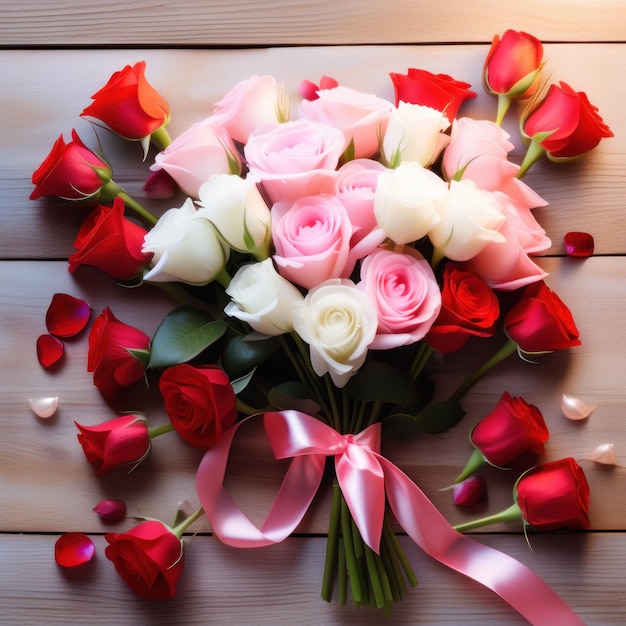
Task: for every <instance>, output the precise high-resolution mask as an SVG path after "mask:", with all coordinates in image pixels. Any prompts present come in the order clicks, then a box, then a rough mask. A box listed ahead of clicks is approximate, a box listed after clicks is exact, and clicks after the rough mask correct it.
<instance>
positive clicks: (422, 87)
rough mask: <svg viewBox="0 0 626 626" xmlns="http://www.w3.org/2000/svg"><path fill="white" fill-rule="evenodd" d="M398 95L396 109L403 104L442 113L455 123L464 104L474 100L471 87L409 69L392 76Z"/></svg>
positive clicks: (457, 81) (474, 95)
mask: <svg viewBox="0 0 626 626" xmlns="http://www.w3.org/2000/svg"><path fill="white" fill-rule="evenodd" d="M389 76H391V81H392V82H393V87H394V91H395V95H396V106H398V103H399V102H400V101H402V102H408V103H410V104H421V105H423V106H428V107H431V108H432V109H437V111H443V112H444V113H445V114H446V115H447V117H448V119H449V120H450V121H452V120H453V119H454V118H455V117H456V114H457V113H458V110H459V107H460V106H461V104H463V102H464V101H465V100H468V99H470V98H475V97H476V94H475V93H474V92H473V91H471V90H470V89H469V87H470V86H471V85H470V84H469V83H464V82H462V81H459V80H455V79H454V78H451V77H450V76H447V75H446V74H431V73H430V72H427V71H426V70H418V69H415V68H410V69H409V70H408V72H407V73H406V74H395V73H391V74H389Z"/></svg>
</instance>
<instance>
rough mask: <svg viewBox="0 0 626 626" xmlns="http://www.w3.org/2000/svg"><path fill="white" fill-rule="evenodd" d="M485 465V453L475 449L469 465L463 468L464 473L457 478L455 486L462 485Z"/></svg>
mask: <svg viewBox="0 0 626 626" xmlns="http://www.w3.org/2000/svg"><path fill="white" fill-rule="evenodd" d="M484 464H485V457H484V456H483V453H482V452H481V451H480V450H479V449H478V448H474V451H473V452H472V456H471V457H470V458H469V461H468V462H467V465H466V466H465V467H464V468H463V471H462V472H461V473H460V474H459V475H458V476H457V477H456V479H455V481H454V484H455V485H456V484H457V483H460V482H462V481H464V480H465V479H466V478H469V477H470V476H472V474H475V473H476V472H477V471H478V470H479V469H480V468H481V467H482V466H483V465H484Z"/></svg>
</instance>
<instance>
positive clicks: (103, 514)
mask: <svg viewBox="0 0 626 626" xmlns="http://www.w3.org/2000/svg"><path fill="white" fill-rule="evenodd" d="M93 511H95V512H96V514H97V515H98V517H99V518H100V519H101V520H103V521H105V522H121V521H122V520H124V519H126V504H125V503H124V502H123V501H122V500H101V501H100V502H98V504H96V506H94V507H93Z"/></svg>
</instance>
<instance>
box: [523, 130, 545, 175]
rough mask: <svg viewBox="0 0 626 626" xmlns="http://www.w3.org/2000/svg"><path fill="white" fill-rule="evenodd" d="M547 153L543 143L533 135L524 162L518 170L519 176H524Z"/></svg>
mask: <svg viewBox="0 0 626 626" xmlns="http://www.w3.org/2000/svg"><path fill="white" fill-rule="evenodd" d="M550 134H551V133H550ZM545 154H546V151H545V149H544V148H542V147H541V144H540V143H539V142H538V141H537V140H536V139H535V138H534V137H533V138H532V139H531V140H530V145H529V146H528V149H527V150H526V154H525V155H524V160H523V161H522V164H521V165H520V168H519V170H518V172H517V178H522V177H523V176H524V175H525V174H526V172H528V170H529V169H530V168H531V167H532V166H533V165H534V164H535V163H536V162H537V161H539V160H540V159H542V158H543V157H544V156H545Z"/></svg>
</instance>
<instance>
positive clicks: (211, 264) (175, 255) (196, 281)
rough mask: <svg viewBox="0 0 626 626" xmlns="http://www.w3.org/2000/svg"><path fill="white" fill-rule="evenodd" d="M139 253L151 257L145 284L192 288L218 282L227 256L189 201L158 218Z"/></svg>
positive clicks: (207, 222) (225, 248)
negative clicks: (163, 283) (184, 284)
mask: <svg viewBox="0 0 626 626" xmlns="http://www.w3.org/2000/svg"><path fill="white" fill-rule="evenodd" d="M142 252H144V253H149V252H152V254H153V257H152V263H153V267H152V269H151V270H150V271H149V272H148V273H147V274H146V275H145V276H144V280H147V281H152V282H172V281H174V282H177V281H178V282H183V283H189V284H191V285H206V284H207V283H210V282H211V281H212V280H214V279H215V278H217V277H218V276H219V275H220V274H221V273H222V271H223V269H224V265H225V264H226V261H227V260H228V255H229V249H228V248H227V247H225V246H224V245H223V244H222V243H221V242H220V239H219V237H218V235H217V232H216V231H215V228H213V226H212V225H211V223H210V222H209V221H208V220H206V219H203V218H198V212H197V211H196V208H195V206H194V204H193V201H192V200H191V199H190V198H188V199H187V200H186V201H185V203H184V204H183V205H182V206H181V207H180V208H179V209H170V210H169V211H166V212H165V213H164V214H163V215H162V216H161V218H160V219H159V221H158V222H157V223H156V225H155V226H154V228H152V230H151V231H149V232H148V233H147V234H146V235H145V237H144V243H143V247H142Z"/></svg>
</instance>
